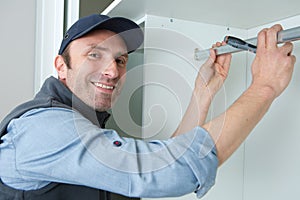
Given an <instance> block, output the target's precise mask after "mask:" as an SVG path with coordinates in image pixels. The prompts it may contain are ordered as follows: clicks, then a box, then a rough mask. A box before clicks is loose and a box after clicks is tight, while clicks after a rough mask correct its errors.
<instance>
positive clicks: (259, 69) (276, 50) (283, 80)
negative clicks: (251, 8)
mask: <svg viewBox="0 0 300 200" xmlns="http://www.w3.org/2000/svg"><path fill="white" fill-rule="evenodd" d="M281 30H282V27H281V25H279V24H277V25H274V26H272V27H271V28H269V29H263V30H262V31H260V32H259V34H258V44H257V53H256V57H255V60H254V62H253V64H252V76H253V81H252V86H253V87H257V88H261V89H262V90H264V91H265V92H268V93H270V94H266V95H274V96H275V97H277V96H279V95H280V94H281V93H282V91H283V90H284V89H285V88H286V87H287V85H288V84H289V82H290V80H291V77H292V72H293V69H294V64H295V62H296V57H295V56H294V55H292V54H291V53H292V50H293V44H292V43H290V42H287V43H285V44H284V45H283V46H281V47H278V46H277V32H279V31H281Z"/></svg>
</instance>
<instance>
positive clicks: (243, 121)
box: [203, 25, 296, 165]
mask: <svg viewBox="0 0 300 200" xmlns="http://www.w3.org/2000/svg"><path fill="white" fill-rule="evenodd" d="M281 30H282V27H281V26H280V25H275V26H272V27H271V28H269V29H263V30H262V31H261V32H260V33H259V34H258V45H257V53H256V57H255V59H254V61H253V63H252V77H253V79H252V84H251V85H250V87H249V88H248V89H247V90H246V91H245V92H244V93H243V94H242V95H241V96H240V97H239V98H238V99H237V100H236V101H235V102H234V103H233V104H232V106H231V107H230V108H228V109H227V110H226V112H224V113H223V114H222V115H220V116H219V117H217V118H215V119H213V120H212V121H210V122H208V123H206V124H204V125H203V128H205V129H206V130H207V131H208V132H209V133H210V134H211V136H212V138H213V140H214V141H215V143H216V148H217V151H218V158H219V164H220V165H221V164H222V163H223V162H224V161H225V160H226V159H227V158H229V157H230V156H231V155H232V153H233V152H234V151H235V150H236V149H237V148H238V147H239V146H240V144H241V143H242V142H243V141H244V140H245V139H246V137H247V136H248V135H249V133H250V132H251V131H252V130H253V128H254V127H255V126H256V124H257V123H258V122H259V121H260V120H261V118H262V117H263V116H264V115H265V113H266V112H267V111H268V109H269V107H270V105H271V104H272V102H273V101H274V99H275V98H276V97H278V96H279V95H280V94H281V93H282V92H283V90H284V89H285V88H286V87H287V85H288V83H289V82H290V80H291V77H292V72H293V69H294V64H295V62H296V58H295V56H293V55H292V50H293V46H292V44H291V43H285V44H284V45H283V46H281V47H278V46H277V33H278V32H279V31H281Z"/></svg>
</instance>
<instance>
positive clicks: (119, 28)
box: [58, 14, 144, 55]
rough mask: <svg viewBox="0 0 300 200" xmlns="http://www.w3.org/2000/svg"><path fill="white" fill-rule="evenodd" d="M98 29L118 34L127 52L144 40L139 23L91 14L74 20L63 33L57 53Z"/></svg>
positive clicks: (137, 46) (121, 18)
mask: <svg viewBox="0 0 300 200" xmlns="http://www.w3.org/2000/svg"><path fill="white" fill-rule="evenodd" d="M98 29H105V30H109V31H112V32H115V33H117V34H119V35H120V36H121V37H122V38H123V40H124V42H125V44H126V46H127V51H128V53H131V52H133V51H135V50H136V49H137V48H139V46H141V44H142V43H143V41H144V34H143V31H142V30H141V28H140V27H139V25H137V24H136V23H135V22H133V21H131V20H129V19H126V18H123V17H109V16H107V15H100V14H92V15H89V16H86V17H83V18H80V19H79V20H78V21H76V22H75V23H74V24H73V25H72V26H71V27H70V28H69V30H68V31H67V32H66V33H65V35H64V38H63V40H62V42H61V46H60V49H59V52H58V54H59V55H61V54H62V53H63V52H64V50H65V49H66V48H67V46H68V45H69V44H70V43H71V42H72V41H73V40H76V39H78V38H80V37H82V36H84V35H85V34H87V33H89V32H91V31H93V30H98Z"/></svg>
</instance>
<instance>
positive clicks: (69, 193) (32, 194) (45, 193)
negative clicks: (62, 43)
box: [0, 77, 111, 200]
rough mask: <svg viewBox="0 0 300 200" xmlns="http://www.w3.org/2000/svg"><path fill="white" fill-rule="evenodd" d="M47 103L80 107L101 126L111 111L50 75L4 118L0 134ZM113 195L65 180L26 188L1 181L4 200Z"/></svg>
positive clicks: (95, 199) (98, 199) (96, 199)
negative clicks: (89, 103) (100, 109)
mask: <svg viewBox="0 0 300 200" xmlns="http://www.w3.org/2000/svg"><path fill="white" fill-rule="evenodd" d="M47 107H63V108H68V109H73V110H76V111H78V112H79V113H81V114H82V115H83V116H84V117H86V118H87V119H89V120H90V121H91V122H92V123H93V124H95V125H97V126H98V127H100V128H104V126H105V122H106V121H107V119H108V117H109V114H108V113H107V112H96V111H95V110H93V109H92V108H90V107H89V106H87V105H86V104H84V103H83V102H82V101H81V100H80V99H78V98H77V97H76V96H74V95H73V94H72V93H71V91H70V90H69V89H68V88H66V87H65V86H64V85H63V84H62V83H61V82H60V81H59V80H58V79H56V78H54V77H50V78H48V79H47V80H46V81H45V83H44V85H43V86H42V88H41V90H40V91H39V92H38V93H37V95H36V96H35V98H34V99H33V100H31V101H29V102H26V103H24V104H21V105H20V106H18V107H16V108H15V109H14V110H13V111H12V112H11V113H9V114H8V115H7V116H6V117H5V118H4V120H3V121H2V122H1V123H0V136H1V137H2V136H3V135H5V134H6V128H7V125H8V124H9V122H10V121H11V120H12V119H14V118H18V117H20V116H21V115H22V114H24V113H25V112H27V111H29V110H31V109H35V108H47ZM1 143H2V141H1ZM0 164H1V163H0ZM110 196H111V195H110V193H109V192H106V191H102V190H98V189H94V188H89V187H85V186H78V185H70V184H62V183H50V184H49V185H47V186H45V187H43V188H41V189H38V190H30V191H23V190H16V189H13V188H11V187H8V186H6V185H5V184H3V183H2V182H1V181H0V200H20V199H22V200H110V199H111V197H110Z"/></svg>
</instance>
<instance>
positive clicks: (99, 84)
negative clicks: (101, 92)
mask: <svg viewBox="0 0 300 200" xmlns="http://www.w3.org/2000/svg"><path fill="white" fill-rule="evenodd" d="M94 85H95V86H97V87H101V88H104V89H108V90H112V89H114V86H109V85H104V84H102V83H94Z"/></svg>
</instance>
